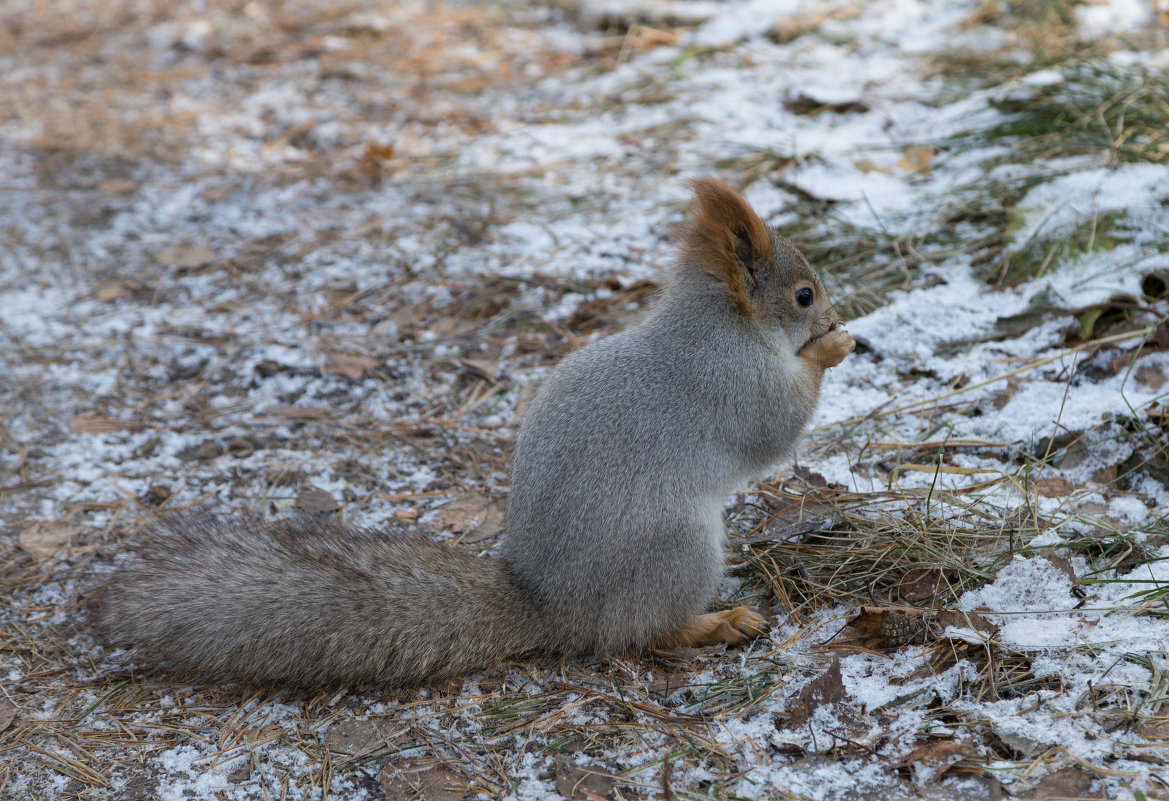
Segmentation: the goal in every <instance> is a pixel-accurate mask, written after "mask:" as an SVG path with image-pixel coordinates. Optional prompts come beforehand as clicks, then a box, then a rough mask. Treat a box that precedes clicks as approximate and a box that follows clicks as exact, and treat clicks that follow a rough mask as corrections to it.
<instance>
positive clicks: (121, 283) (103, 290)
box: [93, 278, 146, 303]
mask: <svg viewBox="0 0 1169 801" xmlns="http://www.w3.org/2000/svg"><path fill="white" fill-rule="evenodd" d="M145 289H146V285H145V284H143V283H142V282H141V281H135V280H133V279H131V278H111V279H108V280H105V281H102V282H101V283H100V284H98V285H97V286H96V287H95V288H94V290H93V296H94V297H95V298H97V299H98V300H100V301H101V302H102V303H109V302H110V301H114V300H122V299H123V298H132V297H134V296H135V295H137V294H139V293H140V292H142V291H143V290H145Z"/></svg>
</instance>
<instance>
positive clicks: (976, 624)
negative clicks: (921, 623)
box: [934, 609, 999, 638]
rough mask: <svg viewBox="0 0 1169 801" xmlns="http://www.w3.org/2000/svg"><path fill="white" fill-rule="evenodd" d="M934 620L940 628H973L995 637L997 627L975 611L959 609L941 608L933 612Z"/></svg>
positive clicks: (997, 631)
mask: <svg viewBox="0 0 1169 801" xmlns="http://www.w3.org/2000/svg"><path fill="white" fill-rule="evenodd" d="M934 620H935V621H936V622H937V624H938V625H939V626H941V627H942V629H946V628H948V627H950V626H953V627H954V628H956V629H974V630H975V631H978V632H981V633H983V634H985V635H986V636H987V637H991V638H993V637H996V636H998V633H999V627H998V626H996V625H995V624H994V623H991V622H990V621H989V620H987V619H986V618H985V617H983V616H982V615H980V614H978V613H977V612H964V611H962V610H960V609H941V610H939V611H937V612H936V613H934Z"/></svg>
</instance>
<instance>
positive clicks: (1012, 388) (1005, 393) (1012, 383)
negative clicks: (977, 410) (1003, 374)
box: [994, 376, 1022, 412]
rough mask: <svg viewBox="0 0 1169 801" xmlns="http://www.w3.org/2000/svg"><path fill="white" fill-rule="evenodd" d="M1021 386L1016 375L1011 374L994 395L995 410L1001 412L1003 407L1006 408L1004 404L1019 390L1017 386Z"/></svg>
mask: <svg viewBox="0 0 1169 801" xmlns="http://www.w3.org/2000/svg"><path fill="white" fill-rule="evenodd" d="M1021 386H1022V382H1021V381H1019V379H1018V378H1017V377H1016V376H1011V377H1010V378H1008V379H1007V385H1006V386H1005V387H1003V388H1002V389H1001V390H999V391H998V393H997V394H996V395H995V396H994V408H995V411H998V412H1001V411H1002V410H1003V409H1004V408H1006V405H1007V404H1008V403H1010V402H1011V399H1012V398H1014V397H1015V394H1016V393H1017V392H1018V391H1019V387H1021Z"/></svg>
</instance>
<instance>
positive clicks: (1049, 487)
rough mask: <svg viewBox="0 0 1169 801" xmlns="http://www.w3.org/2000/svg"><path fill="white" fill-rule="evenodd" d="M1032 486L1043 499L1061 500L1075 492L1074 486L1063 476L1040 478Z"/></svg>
mask: <svg viewBox="0 0 1169 801" xmlns="http://www.w3.org/2000/svg"><path fill="white" fill-rule="evenodd" d="M1033 486H1034V487H1035V491H1036V492H1038V493H1039V494H1040V495H1042V496H1043V497H1044V498H1063V497H1065V496H1067V495H1071V494H1072V493H1073V492H1075V491H1076V486H1075V485H1074V484H1072V482H1070V481H1068V480H1067V479H1066V478H1064V477H1063V476H1049V477H1047V478H1041V479H1039V480H1038V481H1036V482H1035V483H1034V485H1033Z"/></svg>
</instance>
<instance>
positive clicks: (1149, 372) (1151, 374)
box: [1134, 364, 1165, 390]
mask: <svg viewBox="0 0 1169 801" xmlns="http://www.w3.org/2000/svg"><path fill="white" fill-rule="evenodd" d="M1134 377H1135V378H1136V380H1137V383H1138V384H1142V385H1144V386H1146V387H1148V388H1149V389H1154V390H1156V389H1160V388H1161V387H1163V386H1165V374H1164V373H1162V372H1161V368H1160V367H1157V366H1156V365H1153V364H1146V365H1143V366H1141V367H1138V368H1137V371H1136V373H1135V374H1134Z"/></svg>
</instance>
